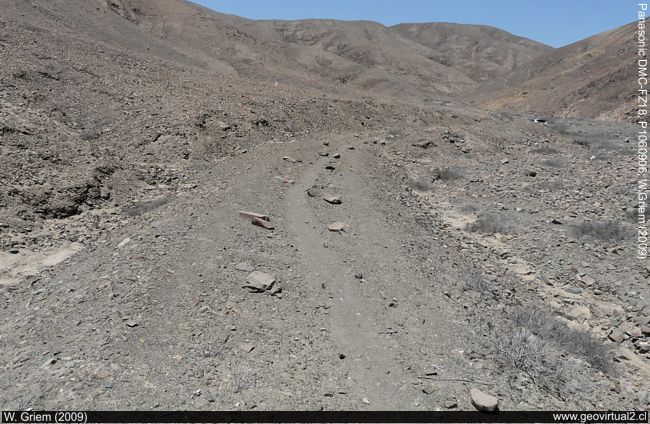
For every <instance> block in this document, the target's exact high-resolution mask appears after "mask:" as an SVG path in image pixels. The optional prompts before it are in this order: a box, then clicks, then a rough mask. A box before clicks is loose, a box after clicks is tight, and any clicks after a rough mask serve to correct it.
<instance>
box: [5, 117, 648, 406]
mask: <svg viewBox="0 0 650 424" xmlns="http://www.w3.org/2000/svg"><path fill="white" fill-rule="evenodd" d="M432 114H434V115H435V116H436V117H437V118H436V119H435V120H434V121H435V123H433V124H431V123H424V122H418V123H417V124H414V125H412V126H410V127H409V128H408V129H406V128H404V127H401V126H384V127H381V128H376V129H374V130H372V131H367V132H356V133H355V132H349V133H346V132H344V133H341V134H322V135H318V136H310V137H306V138H301V139H286V140H276V141H275V142H267V143H262V144H260V145H258V146H255V147H252V148H250V149H247V150H246V152H245V153H244V152H243V151H242V152H241V153H238V154H236V155H232V156H228V157H225V158H224V159H221V160H219V161H217V162H215V163H214V164H213V165H212V166H211V167H209V168H207V167H205V166H199V165H200V164H198V163H197V164H195V165H196V166H189V167H188V169H187V178H188V180H189V181H192V182H193V183H192V184H191V185H190V186H189V187H188V188H187V189H186V190H183V191H181V192H179V193H177V194H176V195H175V196H173V197H169V198H167V200H166V201H164V202H162V201H161V202H151V203H148V204H143V205H140V206H139V207H138V208H132V209H124V210H123V211H122V212H117V211H116V212H114V214H113V215H112V219H111V220H108V221H106V222H105V224H104V225H105V226H104V227H103V229H102V230H99V231H98V232H97V234H98V237H97V238H96V239H94V238H92V237H89V238H88V241H87V242H83V243H81V245H82V247H80V248H79V252H78V253H76V254H75V255H73V256H72V257H70V258H68V259H65V260H64V261H63V262H62V263H60V264H59V265H58V266H55V267H53V268H51V269H49V270H47V271H44V272H42V273H40V274H37V275H35V276H32V277H28V278H26V279H25V280H23V281H21V283H19V284H14V285H7V286H4V288H3V297H2V302H3V303H2V309H3V311H4V313H3V323H2V326H3V328H2V330H3V331H2V339H3V340H2V342H3V346H4V349H5V353H6V354H5V355H3V364H2V365H3V368H4V371H3V372H4V373H5V375H6V376H7V377H8V378H7V379H6V381H7V383H6V384H7V385H6V386H4V387H3V388H2V389H1V391H0V393H2V403H3V404H4V405H6V406H7V407H16V408H17V407H34V408H57V407H69V406H70V405H75V406H77V407H83V408H93V409H112V408H119V407H127V408H192V409H194V408H198V409H202V408H215V409H228V408H235V409H251V408H260V409H274V408H275V409H277V408H296V409H319V408H325V409H333V408H350V409H364V408H367V409H395V408H397V409H435V408H443V409H444V408H450V409H454V408H460V409H470V408H471V407H472V406H471V403H470V398H469V395H468V393H469V389H470V388H472V387H478V388H480V389H482V390H483V391H485V392H487V393H491V394H493V395H495V396H497V398H498V399H499V401H500V407H501V408H502V409H534V408H557V409H560V408H565V409H575V408H599V409H600V408H617V409H621V408H647V407H648V394H647V389H648V387H647V376H648V372H649V370H650V368H649V365H648V360H649V359H650V354H649V353H648V349H647V347H648V339H647V335H648V330H649V328H648V309H647V308H648V305H647V301H646V300H644V299H647V298H648V297H647V296H648V292H647V289H648V287H647V277H648V274H647V273H648V269H647V267H644V266H643V264H639V263H638V261H637V260H636V259H635V258H634V255H633V253H632V252H633V246H632V244H631V243H632V242H631V240H632V238H631V237H630V236H629V232H630V230H631V229H632V227H633V224H632V223H631V222H629V223H628V222H626V220H625V215H626V210H624V207H623V206H622V205H625V204H626V191H625V187H626V186H627V184H629V181H630V178H631V174H627V175H626V174H625V169H626V167H625V163H626V160H627V159H626V154H627V148H628V146H629V145H628V144H627V143H626V142H625V138H624V136H623V135H622V134H624V133H625V132H626V131H627V130H628V128H627V127H625V126H624V125H623V126H622V125H620V124H606V123H602V122H590V121H570V122H569V121H554V122H552V123H549V124H546V125H543V124H537V123H533V122H531V121H529V120H527V119H526V118H525V117H522V116H514V115H494V114H488V113H485V112H479V111H471V113H468V112H467V111H466V112H465V113H461V112H459V111H458V110H457V109H455V108H454V107H446V108H438V109H437V110H435V111H432ZM506 134H507V136H509V137H510V140H513V141H512V142H510V143H507V144H505V143H504V142H503V137H504V135H506ZM581 140H582V141H581ZM583 141H584V143H583ZM576 164H579V167H578V166H577V165H576ZM203 165H204V164H203ZM612 169H620V170H621V171H622V172H620V173H617V174H616V175H613V172H611V170H612ZM604 172H607V173H608V175H610V176H611V179H609V180H603V179H602V178H599V177H598V176H599V175H602V173H604ZM581 193H582V194H581ZM337 198H338V200H340V204H337V203H338V202H337ZM325 199H328V200H329V201H331V202H333V203H330V202H328V201H327V200H325ZM241 210H244V211H255V212H258V213H262V214H264V215H268V216H269V219H270V224H271V226H273V229H272V230H271V229H265V228H263V227H259V226H255V225H252V224H251V221H250V219H247V218H243V217H241V216H240V215H239V213H238V212H239V211H241ZM89 213H91V212H90V211H89V212H85V213H82V214H81V215H84V214H89ZM55 221H56V222H57V223H58V224H59V225H61V226H65V225H66V220H55ZM610 221H612V222H618V223H619V224H618V225H619V226H620V228H618V229H617V231H615V232H614V231H610V230H609V227H607V231H605V233H604V234H601V233H599V232H598V229H599V228H600V227H587V226H581V224H582V223H584V222H592V223H598V222H610ZM334 223H340V224H339V226H338V227H336V226H332V227H331V228H328V226H331V224H334ZM332 230H335V231H332ZM54 244H56V243H54ZM65 244H66V243H65V242H63V245H65ZM33 249H34V250H35V251H38V250H39V249H38V248H33ZM29 254H31V253H24V252H23V249H22V248H21V249H18V253H15V254H14V255H15V256H17V257H21V256H23V255H29ZM253 271H260V272H263V273H266V274H269V275H271V276H273V277H275V278H276V281H277V282H276V283H275V284H274V285H273V287H272V288H271V289H269V290H265V289H264V288H260V287H258V288H257V290H256V289H254V288H251V287H247V286H250V284H248V283H247V277H248V276H249V275H250V274H251V273H252V272H253Z"/></svg>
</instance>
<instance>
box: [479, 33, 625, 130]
mask: <svg viewBox="0 0 650 424" xmlns="http://www.w3.org/2000/svg"><path fill="white" fill-rule="evenodd" d="M635 30H636V23H632V24H629V25H626V26H623V27H621V28H617V29H614V30H611V31H608V32H605V33H602V34H598V35H595V36H593V37H589V38H587V39H585V40H582V41H579V42H577V43H574V44H571V45H569V46H566V47H562V48H560V49H557V50H553V51H550V52H546V53H545V54H542V55H539V56H537V57H536V58H534V59H533V60H531V61H529V62H528V63H526V64H524V65H523V66H521V67H518V68H517V69H515V70H514V71H513V72H511V73H510V75H508V76H507V77H506V78H505V79H503V80H502V81H495V82H494V84H493V86H492V87H490V90H488V95H487V96H486V97H487V98H488V100H487V101H484V102H485V105H486V106H487V107H490V108H494V109H499V108H504V107H505V108H509V109H516V110H530V111H537V112H540V113H544V114H547V115H551V116H582V117H592V118H598V119H608V120H622V121H630V120H632V119H633V118H634V114H635V105H636V100H635V92H634V79H635V78H636V69H635V67H634V66H631V65H630V63H634V61H635V58H636V44H635V37H634V33H635Z"/></svg>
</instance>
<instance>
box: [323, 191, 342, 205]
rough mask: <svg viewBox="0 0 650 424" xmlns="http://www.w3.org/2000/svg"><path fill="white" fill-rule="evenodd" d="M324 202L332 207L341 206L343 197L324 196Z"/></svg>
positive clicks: (336, 195)
mask: <svg viewBox="0 0 650 424" xmlns="http://www.w3.org/2000/svg"><path fill="white" fill-rule="evenodd" d="M323 200H325V201H326V202H327V203H330V204H332V205H340V204H341V203H342V201H341V196H339V195H338V194H327V193H326V194H323Z"/></svg>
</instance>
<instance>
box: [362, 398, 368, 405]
mask: <svg viewBox="0 0 650 424" xmlns="http://www.w3.org/2000/svg"><path fill="white" fill-rule="evenodd" d="M361 402H363V403H365V404H366V405H370V401H369V400H368V398H363V399H361Z"/></svg>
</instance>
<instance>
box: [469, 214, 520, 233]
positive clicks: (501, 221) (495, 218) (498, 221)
mask: <svg viewBox="0 0 650 424" xmlns="http://www.w3.org/2000/svg"><path fill="white" fill-rule="evenodd" d="M467 229H468V230H469V231H473V232H476V233H485V234H494V233H500V234H508V232H510V229H511V225H510V223H509V221H508V220H507V219H506V218H504V217H503V216H500V215H495V214H489V215H485V216H482V217H480V218H478V219H477V220H476V221H474V222H473V223H471V224H469V225H468V226H467Z"/></svg>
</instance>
